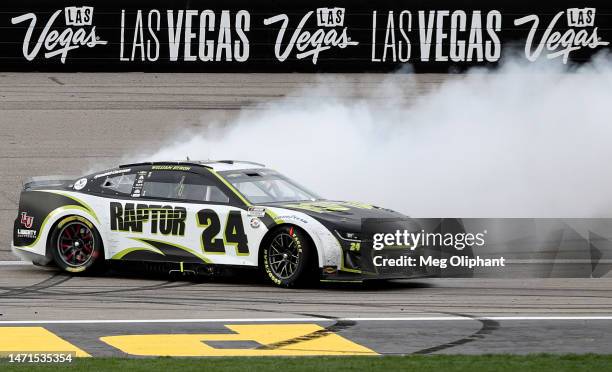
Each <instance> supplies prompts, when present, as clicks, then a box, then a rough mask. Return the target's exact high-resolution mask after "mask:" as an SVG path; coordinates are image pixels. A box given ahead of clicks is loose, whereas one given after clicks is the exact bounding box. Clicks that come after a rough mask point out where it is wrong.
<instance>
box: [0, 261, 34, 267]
mask: <svg viewBox="0 0 612 372" xmlns="http://www.w3.org/2000/svg"><path fill="white" fill-rule="evenodd" d="M19 265H32V263H31V262H29V261H17V260H14V261H0V266H19Z"/></svg>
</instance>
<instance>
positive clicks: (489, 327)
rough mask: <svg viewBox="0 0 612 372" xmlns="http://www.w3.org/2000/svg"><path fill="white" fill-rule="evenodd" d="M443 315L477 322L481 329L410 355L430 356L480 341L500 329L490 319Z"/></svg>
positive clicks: (497, 324) (497, 323)
mask: <svg viewBox="0 0 612 372" xmlns="http://www.w3.org/2000/svg"><path fill="white" fill-rule="evenodd" d="M443 314H447V315H454V316H462V317H466V318H470V319H474V320H477V321H479V322H480V323H481V327H480V329H479V330H478V331H476V332H474V333H472V334H471V335H469V336H467V337H464V338H460V339H458V340H455V341H451V342H447V343H444V344H440V345H437V346H433V347H428V348H426V349H421V350H418V351H415V352H413V353H412V354H420V355H423V354H431V353H435V352H438V351H441V350H446V349H450V348H452V347H455V346H461V345H465V344H467V343H470V342H474V341H478V340H482V339H483V338H485V337H486V336H487V335H489V334H491V333H492V332H494V331H496V330H498V329H499V328H500V324H499V322H497V321H495V320H491V319H483V318H477V317H474V316H471V315H466V314H459V313H443Z"/></svg>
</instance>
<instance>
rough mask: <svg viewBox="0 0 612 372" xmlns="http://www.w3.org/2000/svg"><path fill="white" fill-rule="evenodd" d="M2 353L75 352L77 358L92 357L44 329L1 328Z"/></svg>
mask: <svg viewBox="0 0 612 372" xmlns="http://www.w3.org/2000/svg"><path fill="white" fill-rule="evenodd" d="M0 352H1V353H2V354H6V353H10V352H41V353H52V352H64V353H70V352H73V353H75V355H76V356H77V357H89V356H91V355H89V354H87V353H86V352H84V351H83V350H81V349H79V348H78V347H76V346H75V345H73V344H71V343H70V342H68V341H66V340H64V339H62V338H60V337H59V336H57V335H56V334H54V333H52V332H50V331H48V330H46V329H45V328H43V327H0Z"/></svg>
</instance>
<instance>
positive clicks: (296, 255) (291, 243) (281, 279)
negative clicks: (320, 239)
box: [262, 226, 318, 288]
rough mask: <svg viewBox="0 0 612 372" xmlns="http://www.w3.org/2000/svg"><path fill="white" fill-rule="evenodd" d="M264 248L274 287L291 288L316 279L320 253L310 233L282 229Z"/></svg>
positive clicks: (279, 229) (265, 266)
mask: <svg viewBox="0 0 612 372" xmlns="http://www.w3.org/2000/svg"><path fill="white" fill-rule="evenodd" d="M262 249H263V254H262V260H263V269H264V271H265V274H266V277H267V278H268V279H269V280H271V281H272V282H273V283H274V284H276V285H278V286H280V287H287V288H288V287H295V286H299V285H304V284H308V283H309V282H313V281H314V280H315V279H316V269H317V268H318V265H317V256H316V250H315V247H314V246H313V244H312V243H311V242H310V239H309V238H308V237H307V235H306V233H304V232H303V231H302V230H300V229H299V228H296V227H294V226H283V227H279V228H278V229H277V230H276V231H274V232H273V233H272V235H271V236H270V238H269V239H267V241H266V244H265V245H264V246H263V247H262Z"/></svg>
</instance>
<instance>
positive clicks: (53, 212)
mask: <svg viewBox="0 0 612 372" xmlns="http://www.w3.org/2000/svg"><path fill="white" fill-rule="evenodd" d="M71 209H76V210H80V211H83V212H89V210H87V209H85V208H83V207H81V206H79V205H66V206H63V207H59V208H56V209H54V210H52V211H51V212H49V214H47V217H45V219H44V220H43V222H42V224H41V225H40V229H39V231H38V235H37V236H36V240H34V242H33V243H32V244H28V245H24V246H21V248H31V247H33V246H35V245H36V244H37V243H38V241H39V240H40V237H41V236H42V235H43V231H44V230H45V226H46V225H47V222H49V218H51V217H52V216H54V215H56V214H58V213H60V212H63V211H65V210H71Z"/></svg>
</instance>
